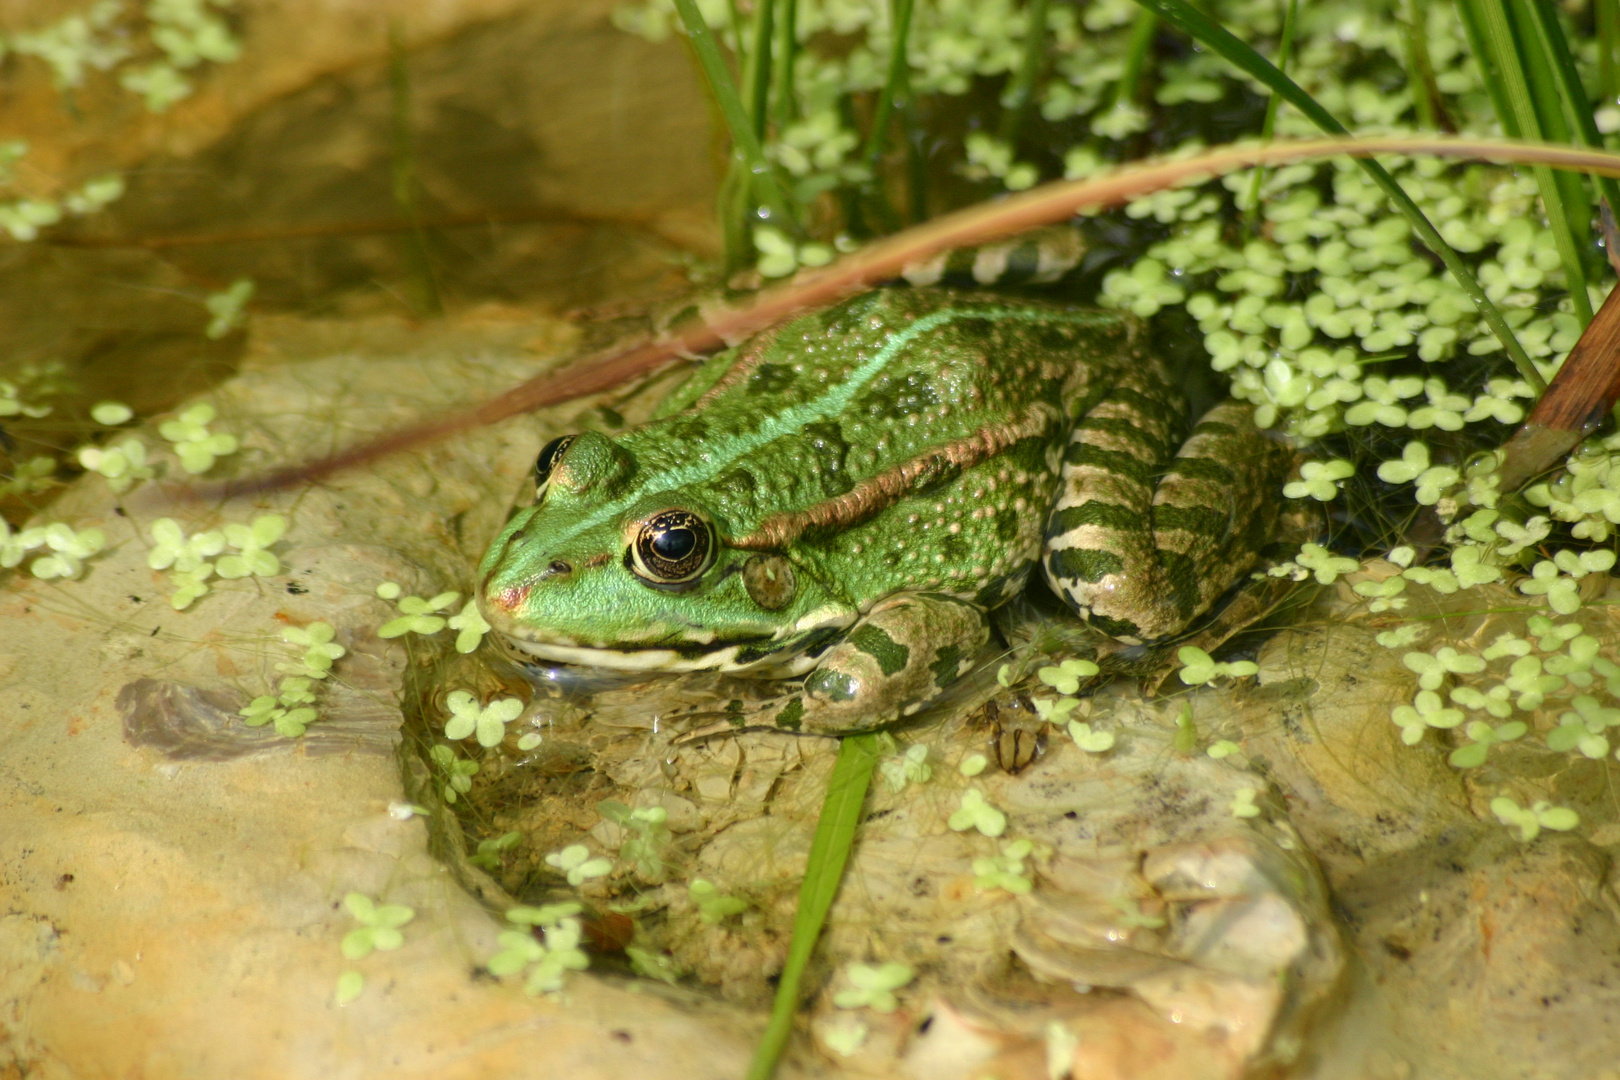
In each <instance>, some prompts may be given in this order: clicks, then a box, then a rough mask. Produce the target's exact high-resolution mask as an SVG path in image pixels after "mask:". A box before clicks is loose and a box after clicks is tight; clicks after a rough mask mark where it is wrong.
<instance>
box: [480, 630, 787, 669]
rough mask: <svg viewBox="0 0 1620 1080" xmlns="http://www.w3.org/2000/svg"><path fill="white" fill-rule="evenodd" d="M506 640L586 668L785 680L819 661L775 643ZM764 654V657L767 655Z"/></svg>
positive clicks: (524, 650)
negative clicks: (634, 643) (632, 645)
mask: <svg viewBox="0 0 1620 1080" xmlns="http://www.w3.org/2000/svg"><path fill="white" fill-rule="evenodd" d="M501 638H502V640H504V641H505V642H506V643H507V644H508V645H509V646H511V647H512V648H513V649H514V650H516V651H518V652H521V653H524V654H526V655H528V656H533V657H535V658H536V659H540V660H547V661H551V662H552V663H560V664H576V665H578V666H580V667H598V668H607V669H609V670H612V671H649V672H650V671H669V672H677V671H724V672H729V673H731V674H737V675H753V676H757V677H760V678H770V679H779V678H782V679H785V678H790V677H792V676H795V675H803V674H804V673H805V672H807V671H809V670H810V669H811V668H813V667H815V665H816V658H815V657H814V656H812V655H809V654H808V653H806V652H804V651H803V650H802V649H795V648H789V647H786V646H785V645H784V646H781V647H777V648H774V649H773V648H772V646H773V645H774V644H775V643H773V642H768V641H767V642H757V643H732V644H727V645H712V646H710V645H692V646H676V647H669V646H648V647H644V648H626V647H623V646H617V647H614V646H590V645H577V644H564V643H562V642H559V641H540V640H535V639H530V638H523V637H518V636H517V635H515V634H511V633H507V632H505V631H502V632H501ZM762 654H763V655H762Z"/></svg>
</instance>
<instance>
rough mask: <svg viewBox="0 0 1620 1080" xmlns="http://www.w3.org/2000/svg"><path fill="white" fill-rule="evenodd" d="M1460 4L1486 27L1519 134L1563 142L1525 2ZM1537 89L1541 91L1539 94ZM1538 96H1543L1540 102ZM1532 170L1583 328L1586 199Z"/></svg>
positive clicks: (1586, 318)
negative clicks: (1580, 236)
mask: <svg viewBox="0 0 1620 1080" xmlns="http://www.w3.org/2000/svg"><path fill="white" fill-rule="evenodd" d="M1461 3H1463V4H1466V5H1470V6H1472V7H1473V8H1474V11H1475V12H1476V16H1475V18H1476V19H1477V21H1478V22H1479V25H1480V26H1481V27H1482V28H1483V30H1484V41H1483V44H1484V47H1485V48H1487V49H1489V50H1490V52H1491V62H1492V65H1493V67H1494V68H1495V69H1496V73H1497V75H1498V77H1499V78H1500V79H1501V80H1502V88H1503V91H1504V95H1505V97H1506V99H1507V103H1508V106H1509V108H1511V109H1512V113H1513V123H1514V125H1515V126H1516V127H1517V128H1518V130H1519V133H1520V134H1522V135H1523V136H1524V137H1525V138H1527V139H1542V140H1547V141H1553V142H1562V141H1565V140H1564V139H1563V138H1561V137H1560V136H1561V135H1562V134H1564V131H1563V126H1564V125H1563V121H1562V117H1561V116H1559V115H1558V112H1557V106H1556V104H1554V105H1553V109H1552V110H1551V111H1549V109H1548V108H1547V105H1548V102H1547V101H1546V100H1545V99H1546V96H1547V93H1548V90H1547V83H1548V79H1547V70H1546V68H1547V57H1546V54H1545V53H1544V52H1543V51H1542V49H1541V47H1540V44H1539V43H1538V42H1536V41H1535V40H1533V38H1531V37H1530V35H1532V34H1533V33H1534V31H1533V30H1532V29H1531V28H1530V27H1529V26H1528V25H1524V24H1525V23H1526V22H1528V21H1529V17H1528V15H1527V14H1526V13H1525V11H1524V9H1523V7H1522V6H1521V5H1520V4H1518V3H1516V0H1461ZM1537 89H1539V90H1540V94H1539V95H1538V94H1537V92H1536V90H1537ZM1538 96H1539V97H1541V98H1542V99H1543V100H1542V101H1540V102H1538V101H1537V97H1538ZM1549 119H1556V120H1557V123H1556V126H1554V128H1553V130H1550V131H1549V130H1548V127H1549V123H1548V121H1549ZM1531 173H1532V175H1534V176H1535V178H1536V187H1537V188H1538V189H1540V191H1541V203H1542V207H1543V208H1544V209H1545V210H1546V212H1547V222H1548V225H1549V227H1550V228H1551V229H1552V234H1553V240H1554V242H1555V243H1556V244H1557V246H1558V258H1559V261H1560V262H1561V263H1563V266H1564V280H1565V281H1566V282H1567V283H1568V284H1569V291H1570V297H1571V299H1572V300H1573V301H1574V303H1575V315H1576V317H1577V318H1579V319H1580V321H1581V326H1582V327H1585V326H1586V324H1587V323H1589V322H1591V321H1592V304H1591V301H1590V300H1589V299H1588V298H1587V295H1586V267H1585V264H1584V263H1583V262H1582V260H1581V256H1580V248H1579V245H1578V244H1577V242H1576V235H1577V231H1576V230H1577V225H1576V222H1575V220H1574V218H1575V217H1577V216H1578V215H1579V214H1580V205H1579V204H1580V203H1584V201H1585V199H1584V196H1583V195H1582V194H1581V193H1580V192H1577V191H1575V190H1574V189H1572V188H1571V187H1570V185H1569V184H1568V183H1567V182H1565V181H1563V180H1561V179H1559V178H1558V177H1555V176H1554V175H1553V171H1552V170H1551V169H1549V168H1546V167H1545V166H1536V167H1535V168H1534V169H1532V170H1531ZM1572 200H1574V205H1572ZM1588 220H1589V219H1588ZM1580 231H1581V232H1585V231H1586V229H1585V227H1584V226H1583V227H1581V229H1580Z"/></svg>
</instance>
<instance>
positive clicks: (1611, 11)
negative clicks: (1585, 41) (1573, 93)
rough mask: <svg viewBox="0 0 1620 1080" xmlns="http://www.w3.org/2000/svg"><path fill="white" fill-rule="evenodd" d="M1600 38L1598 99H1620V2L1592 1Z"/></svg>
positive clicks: (1593, 14) (1594, 19)
mask: <svg viewBox="0 0 1620 1080" xmlns="http://www.w3.org/2000/svg"><path fill="white" fill-rule="evenodd" d="M1592 18H1593V21H1594V22H1596V23H1597V36H1598V97H1599V98H1601V99H1602V100H1603V101H1605V102H1609V103H1613V102H1614V101H1615V100H1616V99H1620V0H1592Z"/></svg>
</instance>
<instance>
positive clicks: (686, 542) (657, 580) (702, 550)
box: [627, 507, 716, 585]
mask: <svg viewBox="0 0 1620 1080" xmlns="http://www.w3.org/2000/svg"><path fill="white" fill-rule="evenodd" d="M715 547H716V544H715V537H714V526H712V525H710V524H709V523H708V522H707V521H705V520H703V518H701V517H699V516H698V515H697V514H694V513H692V511H690V510H682V509H679V508H678V507H677V508H671V509H668V510H660V511H658V512H657V513H656V514H652V515H651V516H649V517H648V518H647V519H646V520H645V521H643V522H642V523H641V527H640V528H639V529H637V530H636V538H635V539H634V540H633V541H631V543H630V551H629V559H628V560H627V561H628V562H629V563H630V569H631V570H632V571H634V572H635V574H636V576H637V577H640V578H642V579H644V580H645V581H647V582H648V583H650V584H653V585H684V584H687V583H688V582H692V581H696V580H697V579H698V578H700V577H702V576H703V572H704V571H705V570H707V569H708V568H709V567H710V566H712V565H714V553H715Z"/></svg>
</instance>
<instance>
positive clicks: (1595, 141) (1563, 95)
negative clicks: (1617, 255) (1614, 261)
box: [1531, 0, 1620, 210]
mask: <svg viewBox="0 0 1620 1080" xmlns="http://www.w3.org/2000/svg"><path fill="white" fill-rule="evenodd" d="M1613 4H1614V0H1599V3H1598V7H1597V16H1598V18H1599V19H1600V20H1601V19H1602V18H1603V14H1602V13H1603V11H1604V10H1605V9H1606V8H1610V7H1612V6H1613ZM1531 13H1532V15H1534V16H1535V20H1536V31H1537V36H1538V37H1539V38H1540V39H1541V46H1542V48H1543V49H1545V50H1546V52H1547V55H1548V57H1549V58H1550V59H1551V60H1552V68H1553V73H1554V75H1555V76H1556V78H1557V80H1558V94H1557V96H1558V99H1559V100H1560V101H1561V102H1562V103H1563V105H1564V117H1565V120H1566V122H1567V123H1568V126H1569V131H1570V135H1571V139H1572V141H1578V142H1580V143H1581V144H1582V145H1584V146H1590V147H1591V148H1592V149H1594V150H1601V149H1603V135H1602V133H1601V132H1599V131H1598V128H1597V120H1596V119H1595V118H1594V117H1593V115H1592V109H1591V107H1590V103H1591V101H1592V99H1591V97H1590V96H1589V95H1588V94H1587V92H1586V87H1585V85H1584V84H1583V83H1582V82H1581V73H1580V69H1579V68H1577V67H1576V66H1575V57H1574V55H1573V54H1572V53H1571V52H1570V48H1569V39H1568V38H1566V37H1565V36H1564V28H1563V27H1562V26H1561V25H1559V22H1558V14H1557V12H1555V11H1554V10H1553V8H1552V5H1550V4H1548V3H1545V2H1539V0H1538V2H1537V3H1533V4H1532V5H1531ZM1601 78H1602V76H1600V81H1601ZM1592 179H1593V181H1594V182H1595V183H1596V184H1597V189H1598V194H1599V195H1601V196H1602V197H1603V198H1604V199H1606V200H1608V203H1609V208H1610V209H1611V210H1613V209H1617V208H1620V183H1617V182H1616V181H1615V179H1614V178H1613V177H1612V176H1595V177H1593V178H1592Z"/></svg>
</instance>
